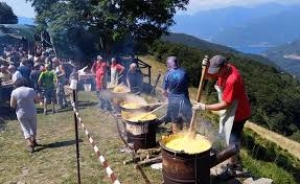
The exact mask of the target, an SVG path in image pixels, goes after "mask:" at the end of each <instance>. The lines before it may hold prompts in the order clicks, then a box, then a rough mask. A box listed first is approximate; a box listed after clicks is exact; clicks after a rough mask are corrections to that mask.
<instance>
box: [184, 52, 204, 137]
mask: <svg viewBox="0 0 300 184" xmlns="http://www.w3.org/2000/svg"><path fill="white" fill-rule="evenodd" d="M205 59H206V60H207V62H208V56H207V55H205ZM206 70H207V63H204V64H203V63H202V72H201V77H200V82H199V86H198V92H197V96H196V97H197V98H196V101H197V102H200V100H201V94H202V89H203V86H204V78H205V74H206ZM195 119H196V111H195V110H193V114H192V118H191V122H190V127H189V131H188V136H189V137H190V138H194V137H195V136H196V121H195Z"/></svg>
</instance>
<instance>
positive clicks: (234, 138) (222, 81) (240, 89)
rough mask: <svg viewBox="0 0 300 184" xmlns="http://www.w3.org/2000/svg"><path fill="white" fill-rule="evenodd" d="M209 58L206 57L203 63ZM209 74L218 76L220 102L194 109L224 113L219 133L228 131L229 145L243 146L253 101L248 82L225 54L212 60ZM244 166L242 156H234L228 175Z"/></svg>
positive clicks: (216, 77)
mask: <svg viewBox="0 0 300 184" xmlns="http://www.w3.org/2000/svg"><path fill="white" fill-rule="evenodd" d="M207 62H208V61H207V60H203V64H206V63H207ZM207 77H208V78H212V79H217V83H216V85H215V88H216V90H217V92H218V97H219V102H218V103H214V104H204V103H197V104H196V105H194V106H193V109H194V110H209V111H219V112H220V126H219V133H222V132H223V131H224V132H225V139H226V143H227V145H232V144H234V145H236V146H237V148H240V139H241V134H242V130H243V127H244V124H245V122H246V121H247V120H248V119H249V117H250V116H251V110H250V102H249V100H248V96H247V93H246V90H245V85H244V81H243V79H242V76H241V74H240V72H239V71H238V70H237V68H236V67H235V66H233V65H232V64H229V63H228V61H227V59H226V58H225V57H224V56H221V55H216V56H214V57H212V58H211V59H210V60H209V68H208V70H207ZM239 166H240V163H239V158H238V155H235V156H233V157H232V158H231V159H230V162H229V164H228V168H227V171H230V172H228V174H232V175H234V174H235V169H236V168H237V167H239Z"/></svg>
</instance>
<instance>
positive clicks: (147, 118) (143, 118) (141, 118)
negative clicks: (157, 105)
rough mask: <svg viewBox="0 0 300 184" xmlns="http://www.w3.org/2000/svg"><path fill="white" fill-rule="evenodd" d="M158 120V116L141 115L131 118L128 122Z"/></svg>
mask: <svg viewBox="0 0 300 184" xmlns="http://www.w3.org/2000/svg"><path fill="white" fill-rule="evenodd" d="M156 118H157V116H156V115H155V114H148V113H140V114H137V115H133V116H131V117H130V118H128V119H127V120H128V121H132V122H139V121H150V120H154V119H156Z"/></svg>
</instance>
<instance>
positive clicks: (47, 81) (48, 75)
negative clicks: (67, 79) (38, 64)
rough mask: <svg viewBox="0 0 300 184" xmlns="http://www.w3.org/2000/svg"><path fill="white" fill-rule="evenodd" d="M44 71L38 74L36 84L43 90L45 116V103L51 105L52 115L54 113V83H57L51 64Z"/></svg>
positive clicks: (45, 111) (45, 112)
mask: <svg viewBox="0 0 300 184" xmlns="http://www.w3.org/2000/svg"><path fill="white" fill-rule="evenodd" d="M45 69H46V70H45V71H43V72H42V73H41V74H40V77H39V80H38V84H39V86H42V87H43V88H44V114H45V115H47V103H48V102H51V104H52V113H55V108H54V107H55V93H54V89H55V83H56V81H57V78H56V75H55V73H54V71H52V66H51V64H46V65H45Z"/></svg>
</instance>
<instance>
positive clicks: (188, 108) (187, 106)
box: [166, 96, 192, 124]
mask: <svg viewBox="0 0 300 184" xmlns="http://www.w3.org/2000/svg"><path fill="white" fill-rule="evenodd" d="M168 100H169V104H168V109H167V116H166V119H168V120H171V121H172V122H173V123H179V124H182V123H184V122H185V123H187V124H189V123H190V121H191V117H192V104H191V102H190V100H189V99H188V98H187V97H182V96H179V97H177V96H176V97H168Z"/></svg>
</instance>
